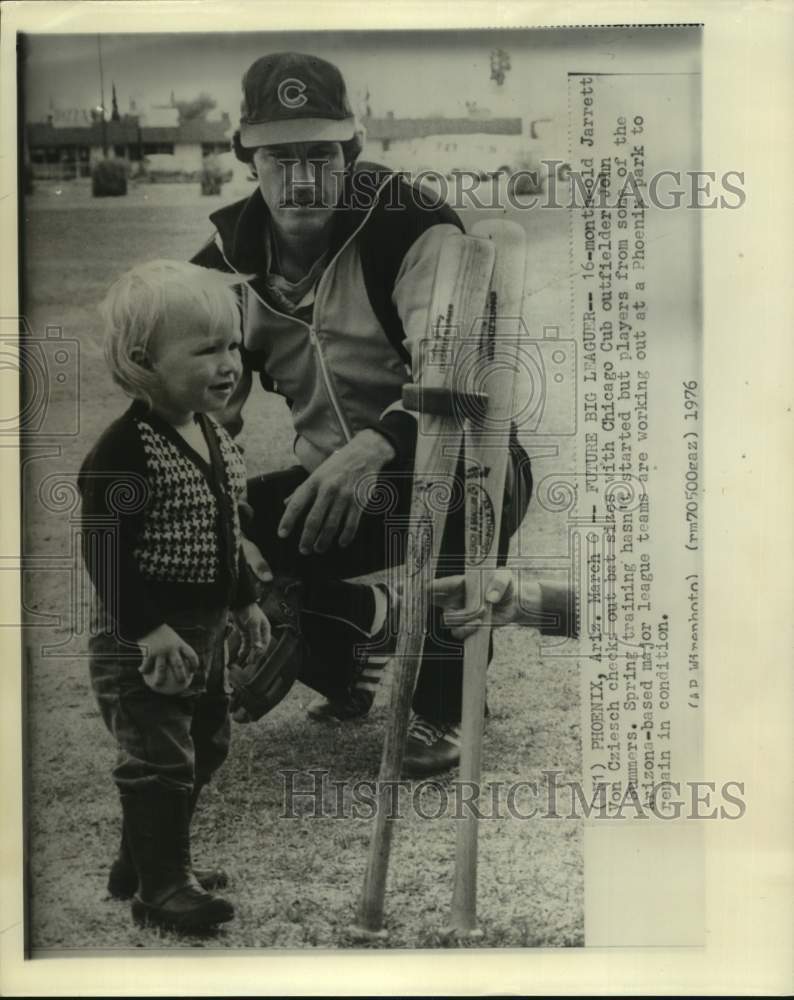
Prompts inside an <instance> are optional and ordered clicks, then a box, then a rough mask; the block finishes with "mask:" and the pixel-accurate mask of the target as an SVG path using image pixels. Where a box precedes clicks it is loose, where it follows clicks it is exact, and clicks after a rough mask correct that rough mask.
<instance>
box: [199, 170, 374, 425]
mask: <svg viewBox="0 0 794 1000" xmlns="http://www.w3.org/2000/svg"><path fill="white" fill-rule="evenodd" d="M388 183H389V179H388V178H387V180H385V181H384V182H383V184H381V186H380V188H378V190H377V191H376V192H375V194H376V195H377V194H380V191H381V189H382V188H384V187H385V186H386V185H387V184H388ZM374 207H375V206H374V205H373V206H372V208H370V210H369V211H368V212H367V214H366V215H365V216H364V218H363V219H362V220H361V223H360V225H358V226H356V228H355V229H354V230H353V232H352V233H351V234H350V236H348V238H347V239H346V240H345V242H344V243H343V244H342V246H341V247H339V249H338V250H337V251H336V253H335V254H334V256H333V257H332V258H331V260H329V261H328V265H327V266H326V268H325V270H324V271H323V273H322V275H321V277H320V280H319V282H318V283H317V292H316V294H315V297H314V308H315V309H316V308H317V303H318V302H319V301H320V293H321V290H322V289H323V287H324V284H323V283H324V281H325V277H326V275H327V274H328V272H329V271H330V270H331V267H332V265H333V264H335V263H336V261H337V259H338V258H339V256H340V255H341V254H342V252H343V251H344V250H346V249H347V247H348V246H349V245H350V243H351V242H352V241H353V239H354V238H355V237H356V236H357V235H358V233H360V232H361V229H362V228H363V227H364V226H365V225H366V222H367V219H368V218H369V217H370V215H371V214H372V209H373V208H374ZM215 245H216V246H217V247H218V249H219V250H220V254H221V257H223V260H224V262H225V263H226V266H227V267H230V268H231V269H232V271H234V273H235V274H239V273H240V272H239V271H238V270H237V268H236V267H234V266H233V265H232V264H231V263H230V262H229V260H228V258H227V257H226V254H225V253H224V252H223V246H222V245H221V242H220V234H218V239H217V240H216V241H215ZM246 287H247V288H248V289H249V290H250V291H252V292H253V293H254V295H256V297H257V299H259V301H260V302H261V303H262V305H263V306H264V307H265V309H269V310H270V311H271V312H274V313H276V314H277V315H278V316H283V317H284V318H285V319H289V320H292V321H293V322H294V323H300V324H301V325H302V326H305V327H306V329H307V330H308V331H309V343H310V344H311V345H312V349H313V350H314V352H315V354H316V356H317V361H318V362H319V365H320V375H321V376H322V380H323V385H324V386H325V392H326V395H327V396H328V399H329V400H330V402H331V408H332V409H333V411H334V413H335V414H336V419H337V421H338V422H339V427H340V428H341V431H342V435H343V437H344V439H345V441H346V442H350V441H351V440H352V439H353V434H352V431H351V430H350V426H349V424H348V422H347V420H346V419H345V415H344V413H343V412H342V407H341V406H340V403H339V399H338V397H337V395H336V389H335V388H334V385H333V381H332V378H331V374H330V372H329V371H328V367H327V365H326V363H325V357H324V355H323V349H322V345H321V344H320V338H319V337H318V336H317V330H316V329H315V328H314V326H313V325H312V324H309V323H306V322H304V320H302V319H297V318H296V317H295V316H287V315H286V313H282V312H279V311H278V309H274V308H273V307H272V306H271V305H268V303H267V302H265V301H264V300H263V299H262V297H261V295H259V294H258V293H257V291H256V289H255V288H253V287H252V286H251V284H250V283H249V282H247V281H246Z"/></svg>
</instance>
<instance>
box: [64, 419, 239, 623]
mask: <svg viewBox="0 0 794 1000" xmlns="http://www.w3.org/2000/svg"><path fill="white" fill-rule="evenodd" d="M196 419H197V421H198V422H199V423H200V425H201V427H202V430H203V432H204V437H205V438H206V440H207V444H208V447H209V452H210V464H209V465H207V463H206V462H205V461H204V460H203V458H201V456H200V455H198V454H197V453H196V452H195V451H194V450H193V449H192V448H191V447H190V445H189V444H188V443H187V442H186V441H185V440H184V438H182V437H181V435H179V434H178V433H177V431H176V430H175V429H174V428H173V427H172V426H171V425H170V424H168V423H167V422H166V421H164V420H162V419H161V418H159V417H157V416H156V415H154V414H152V413H150V412H148V410H147V408H146V407H145V406H144V404H142V403H140V402H136V403H133V404H132V406H131V407H130V408H129V409H128V410H127V412H126V413H124V414H123V415H122V416H121V417H120V418H119V419H118V420H116V421H115V422H114V423H113V424H111V425H110V427H109V428H108V429H107V430H106V431H105V433H104V434H103V435H102V436H101V438H100V439H99V441H98V442H97V444H96V445H95V447H94V448H93V449H92V451H91V452H90V454H89V455H88V456H87V458H86V460H85V462H84V463H83V466H82V469H81V470H80V476H79V480H78V481H79V486H80V492H81V494H82V499H83V508H82V521H83V532H82V545H83V557H84V560H85V563H86V567H87V569H88V573H89V576H90V577H91V580H92V582H93V584H94V586H95V588H96V591H97V594H98V597H99V599H100V602H101V604H102V607H103V608H104V610H105V611H106V612H107V613H108V614H109V615H110V617H111V618H112V619H113V620H114V621H115V622H116V623H117V624H118V627H119V631H120V633H121V635H122V636H124V638H128V639H133V640H134V639H138V638H140V637H141V636H143V635H146V634H147V633H148V632H150V631H151V630H152V629H154V628H156V627H157V626H158V625H161V624H163V623H164V622H166V623H167V622H168V618H169V615H170V614H173V613H174V612H176V611H186V610H190V609H195V610H197V611H199V610H202V609H206V610H210V609H215V608H223V607H228V606H231V607H241V606H243V605H245V604H249V603H250V602H251V601H253V600H254V596H255V594H254V588H253V583H252V579H251V574H250V571H249V569H248V566H247V563H246V562H245V559H244V557H243V555H242V549H241V535H240V520H239V516H238V507H237V505H238V502H239V501H240V500H241V499H242V498H243V496H244V493H245V481H246V480H245V465H244V463H243V458H242V455H241V453H240V451H239V449H238V447H237V446H236V445H235V444H234V442H233V441H232V439H231V438H230V437H229V435H228V434H227V433H226V432H225V431H224V430H223V429H222V428H220V427H219V426H218V425H217V424H216V423H215V422H214V421H213V420H212V419H211V418H210V417H207V416H206V415H204V414H198V415H197V417H196ZM103 539H104V541H102V540H103Z"/></svg>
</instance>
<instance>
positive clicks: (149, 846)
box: [121, 782, 234, 933]
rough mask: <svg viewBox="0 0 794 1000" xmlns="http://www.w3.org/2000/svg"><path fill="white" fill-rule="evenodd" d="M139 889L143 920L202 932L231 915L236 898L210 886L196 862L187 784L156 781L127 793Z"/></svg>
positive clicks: (137, 910)
mask: <svg viewBox="0 0 794 1000" xmlns="http://www.w3.org/2000/svg"><path fill="white" fill-rule="evenodd" d="M121 805H122V810H123V813H124V827H125V831H126V834H127V842H128V844H129V848H130V853H131V855H132V860H133V864H134V866H135V868H136V870H137V872H138V891H137V893H136V895H135V896H134V897H133V900H132V917H133V920H134V921H135V923H136V924H138V925H140V926H156V927H163V928H167V929H169V930H174V931H179V932H183V933H190V932H202V931H207V930H210V929H211V928H213V927H216V926H217V925H218V924H222V923H225V922H226V921H227V920H231V919H232V917H233V916H234V907H233V906H232V904H231V903H230V902H229V901H228V900H226V899H223V898H222V897H220V896H214V895H212V893H209V892H206V891H205V890H204V889H202V888H201V886H200V885H199V883H198V882H197V881H196V878H195V876H194V875H193V873H192V871H191V867H190V805H189V796H188V792H187V790H186V789H184V790H183V789H177V788H168V787H167V786H165V785H161V784H160V783H159V782H153V783H152V784H150V785H148V786H144V787H142V788H140V789H138V790H136V791H135V792H126V793H125V794H123V795H122V796H121Z"/></svg>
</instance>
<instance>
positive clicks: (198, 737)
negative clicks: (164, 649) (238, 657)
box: [89, 609, 230, 792]
mask: <svg viewBox="0 0 794 1000" xmlns="http://www.w3.org/2000/svg"><path fill="white" fill-rule="evenodd" d="M226 621H227V612H226V610H225V609H224V610H221V611H212V612H204V613H201V612H195V613H191V614H186V615H183V616H173V617H172V618H171V619H169V621H168V624H169V625H170V626H171V628H173V629H174V630H175V631H176V632H178V633H179V635H180V636H181V637H182V638H183V639H184V640H185V642H187V643H188V644H189V645H191V646H192V647H193V649H194V650H195V651H196V654H197V655H198V658H199V668H198V670H197V671H196V673H195V674H194V675H193V679H192V681H191V684H190V687H189V688H188V689H187V690H186V691H185V692H183V693H182V694H177V695H167V694H158V693H157V692H155V691H152V689H151V688H150V687H148V686H147V685H146V683H145V682H144V680H143V677H142V676H141V674H140V673H139V672H138V667H139V666H140V665H141V662H142V655H140V653H139V654H138V655H136V649H137V647H130V646H128V645H124V644H123V643H121V642H119V640H118V639H117V638H116V637H115V636H114V635H112V634H106V633H104V632H101V633H99V634H98V635H94V636H92V637H91V639H90V643H89V648H90V653H91V658H90V671H91V685H92V687H93V690H94V695H95V696H96V700H97V703H98V705H99V710H100V712H101V714H102V718H103V720H104V722H105V725H106V726H107V728H108V729H109V730H110V732H111V733H112V734H113V736H114V737H115V739H116V742H117V744H118V759H117V764H116V767H115V769H114V771H113V779H114V781H115V782H116V785H117V786H118V788H119V791H120V792H130V791H135V790H137V789H139V788H141V787H142V786H146V785H149V784H151V783H153V782H157V783H161V784H164V785H167V786H170V787H172V788H185V789H188V790H192V789H193V787H194V786H198V785H204V784H206V783H207V782H208V781H209V779H210V777H211V775H212V773H213V772H214V771H216V770H217V769H218V768H219V767H220V766H221V764H222V763H223V762H224V760H225V759H226V756H227V754H228V752H229V735H230V725H229V699H228V696H227V695H226V691H225V687H224V641H225V634H226Z"/></svg>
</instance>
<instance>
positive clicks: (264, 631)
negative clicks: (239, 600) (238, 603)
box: [233, 603, 270, 663]
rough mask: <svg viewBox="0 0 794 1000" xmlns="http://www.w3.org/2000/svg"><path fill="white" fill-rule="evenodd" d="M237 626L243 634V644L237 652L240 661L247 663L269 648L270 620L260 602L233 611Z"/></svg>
mask: <svg viewBox="0 0 794 1000" xmlns="http://www.w3.org/2000/svg"><path fill="white" fill-rule="evenodd" d="M233 614H234V620H235V622H236V624H237V628H238V629H239V630H240V635H241V636H242V645H241V646H240V651H239V653H238V654H237V660H238V662H239V663H245V662H246V660H248V659H249V657H251V656H256V655H258V654H259V653H261V652H263V651H264V650H265V649H267V647H268V645H269V643H270V622H269V621H268V619H267V615H266V614H265V612H264V611H263V610H262V609H261V608H260V607H259V605H258V604H256V603H254V604H247V605H246V606H245V607H244V608H238V609H237V611H235V612H233Z"/></svg>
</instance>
